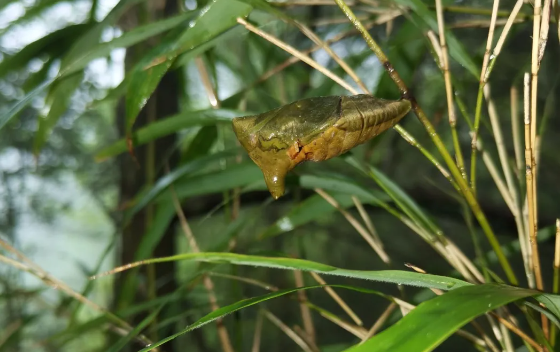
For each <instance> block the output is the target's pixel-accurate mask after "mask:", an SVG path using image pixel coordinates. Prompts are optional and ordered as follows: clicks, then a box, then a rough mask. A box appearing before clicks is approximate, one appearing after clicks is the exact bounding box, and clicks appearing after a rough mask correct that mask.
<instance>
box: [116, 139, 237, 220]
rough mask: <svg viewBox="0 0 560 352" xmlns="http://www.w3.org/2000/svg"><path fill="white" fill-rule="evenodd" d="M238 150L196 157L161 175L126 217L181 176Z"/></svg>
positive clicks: (231, 154)
mask: <svg viewBox="0 0 560 352" xmlns="http://www.w3.org/2000/svg"><path fill="white" fill-rule="evenodd" d="M236 152H238V150H236V149H232V150H227V151H224V152H220V153H216V154H210V155H207V156H204V157H201V158H198V159H194V160H193V161H191V162H188V163H186V164H185V165H182V166H180V167H178V168H177V169H175V170H173V171H171V172H169V173H168V174H167V175H165V176H163V177H161V178H160V179H159V180H158V181H157V182H156V184H155V185H154V186H153V187H152V188H150V189H149V190H148V191H147V192H146V193H145V194H143V195H141V196H140V198H139V199H138V200H137V201H136V202H135V203H134V206H133V207H132V208H131V209H130V210H129V211H127V212H126V215H125V219H127V220H128V219H130V218H132V216H133V215H134V214H136V213H137V212H138V211H139V210H140V209H142V208H143V207H145V206H146V205H147V204H148V203H149V202H150V201H152V200H153V199H154V198H156V197H157V196H158V195H159V194H160V193H161V192H163V190H165V189H167V188H168V187H169V186H170V185H171V184H173V183H174V182H175V181H177V180H178V179H179V178H180V177H183V176H185V175H187V174H188V173H190V172H195V171H197V170H199V169H202V168H204V167H206V166H208V165H209V164H213V163H216V162H218V161H220V160H222V159H223V158H227V157H231V156H234V155H235V154H236Z"/></svg>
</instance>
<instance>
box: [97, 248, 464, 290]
mask: <svg viewBox="0 0 560 352" xmlns="http://www.w3.org/2000/svg"><path fill="white" fill-rule="evenodd" d="M180 260H184V261H197V262H206V263H222V264H224V263H229V264H235V265H247V266H256V267H263V268H274V269H285V270H303V271H312V272H315V273H319V274H324V275H334V276H343V277H349V278H354V279H361V280H371V281H379V282H385V283H394V284H398V285H409V286H417V287H430V288H437V289H440V290H452V289H456V288H458V287H463V286H469V285H471V284H470V283H468V282H465V281H462V280H458V279H454V278H451V277H445V276H438V275H431V274H420V273H416V272H409V271H400V270H377V271H376V270H370V271H368V270H348V269H341V268H337V267H334V266H330V265H327V264H322V263H317V262H313V261H310V260H304V259H295V258H281V257H280V258H279V257H263V256H256V255H246V254H237V253H210V252H206V253H185V254H178V255H174V256H171V257H163V258H152V259H147V260H143V261H141V262H136V263H132V264H128V265H127V266H126V268H125V269H130V268H134V267H137V266H141V265H147V264H156V263H163V262H173V261H180ZM102 275H103V274H102Z"/></svg>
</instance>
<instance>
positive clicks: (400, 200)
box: [347, 157, 441, 235]
mask: <svg viewBox="0 0 560 352" xmlns="http://www.w3.org/2000/svg"><path fill="white" fill-rule="evenodd" d="M347 161H348V162H349V163H350V164H351V165H352V166H354V167H356V168H357V169H358V170H362V171H363V172H365V173H366V174H367V175H369V176H370V177H371V178H372V179H373V180H374V181H375V182H376V183H377V184H378V185H379V187H381V188H382V189H383V190H384V191H385V192H386V193H387V195H389V197H391V198H392V199H393V201H394V202H395V203H396V204H397V205H398V206H399V208H400V209H401V210H402V211H403V212H404V213H405V214H406V215H408V217H410V218H411V219H412V220H414V222H416V223H417V224H418V225H419V226H422V227H423V228H425V229H426V230H428V231H429V232H431V233H433V234H435V235H436V234H439V233H441V230H440V229H439V227H438V226H437V225H436V224H435V223H434V222H433V221H432V220H431V219H430V218H429V217H428V215H426V213H425V212H424V211H423V210H422V208H420V206H419V205H418V204H417V203H416V202H415V201H414V200H413V199H412V198H411V197H409V196H408V195H407V194H406V192H404V191H403V190H402V189H401V188H400V187H399V186H398V185H397V184H395V183H394V182H393V181H391V180H390V179H389V178H388V177H387V176H385V175H384V174H383V173H382V172H381V171H379V170H378V169H376V168H374V167H373V166H369V165H368V166H363V165H361V164H360V163H359V162H358V161H357V160H356V159H355V158H353V157H350V158H347Z"/></svg>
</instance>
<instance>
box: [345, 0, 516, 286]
mask: <svg viewBox="0 0 560 352" xmlns="http://www.w3.org/2000/svg"><path fill="white" fill-rule="evenodd" d="M335 1H336V3H337V4H338V6H339V7H340V8H341V10H342V11H343V12H344V13H345V14H346V16H347V17H348V18H349V19H350V21H351V22H352V23H353V24H354V26H356V28H357V29H358V31H360V33H361V34H362V36H363V37H364V39H365V41H366V43H367V44H368V46H369V47H370V49H371V50H372V51H373V52H374V53H375V55H376V56H377V58H378V59H379V61H380V62H381V64H382V65H383V67H384V68H385V70H386V71H387V72H388V74H389V76H390V77H391V79H392V80H393V81H394V82H395V84H396V85H397V87H398V88H399V89H400V91H401V94H402V95H403V97H405V98H408V99H409V100H410V101H411V103H412V107H413V110H414V112H415V113H416V116H417V117H418V119H419V120H420V122H422V124H423V125H424V128H425V129H426V131H427V132H428V134H429V136H430V138H431V139H432V141H433V142H434V144H435V145H436V147H437V149H438V150H439V152H440V154H441V155H442V157H443V159H444V160H445V163H446V164H447V167H448V168H449V170H450V171H451V174H452V175H453V177H454V178H455V181H456V182H457V184H458V185H459V187H460V189H461V192H462V193H463V195H464V197H465V200H466V201H467V203H468V204H469V206H470V207H471V209H472V211H473V213H474V214H475V217H476V219H477V220H478V222H479V224H480V226H481V227H482V230H483V231H484V234H485V235H486V237H487V239H488V241H489V242H490V245H491V246H492V248H493V249H494V251H495V253H496V256H497V257H498V260H499V262H500V264H501V266H502V268H503V270H504V272H505V273H506V275H507V277H508V280H509V281H510V282H511V283H512V284H514V285H517V278H516V276H515V273H514V272H513V270H512V268H511V265H510V264H509V261H508V260H507V258H506V257H505V255H504V253H503V251H502V249H501V246H500V243H499V242H498V239H497V238H496V236H495V234H494V231H493V230H492V228H491V226H490V224H489V222H488V219H487V218H486V216H485V215H484V213H483V212H482V210H481V209H480V205H479V204H478V202H477V200H476V197H475V196H474V194H473V192H472V191H471V189H470V187H469V186H468V184H467V182H466V181H465V180H464V179H463V176H462V175H461V172H460V171H459V169H458V168H457V166H456V165H455V162H454V161H453V158H452V157H451V155H450V154H449V152H448V151H447V149H446V148H445V145H444V144H443V141H442V140H441V139H440V137H439V135H438V134H437V133H436V131H435V129H434V127H433V125H432V123H431V122H430V121H429V119H428V118H427V116H426V114H425V113H424V111H423V110H422V108H421V107H420V106H419V105H418V104H417V102H416V100H415V99H414V97H413V96H412V95H411V94H410V91H409V89H408V88H407V86H406V84H405V83H404V82H403V80H402V79H401V77H400V75H399V74H398V72H397V71H396V70H395V68H394V67H393V65H392V64H391V63H390V62H389V60H388V58H387V56H385V54H384V53H383V51H382V50H381V48H380V47H379V45H378V44H377V42H375V40H374V39H373V38H372V37H371V35H370V34H369V32H368V31H367V30H366V29H365V28H364V27H363V25H362V24H361V23H360V22H359V21H358V20H357V19H356V16H355V15H354V13H353V12H352V10H350V8H349V7H348V6H347V5H346V4H345V3H344V1H343V0H335Z"/></svg>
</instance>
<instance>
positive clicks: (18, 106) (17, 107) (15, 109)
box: [0, 79, 53, 129]
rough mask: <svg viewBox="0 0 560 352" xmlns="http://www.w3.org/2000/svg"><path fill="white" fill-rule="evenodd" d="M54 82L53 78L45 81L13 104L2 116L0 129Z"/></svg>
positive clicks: (0, 117)
mask: <svg viewBox="0 0 560 352" xmlns="http://www.w3.org/2000/svg"><path fill="white" fill-rule="evenodd" d="M52 82H53V80H52V79H50V80H47V81H45V82H43V83H42V84H41V85H40V86H38V87H36V88H35V89H33V90H32V91H31V92H29V93H27V94H26V95H25V97H23V99H21V100H20V101H18V102H17V103H15V104H14V105H12V107H11V108H10V109H9V110H8V111H6V112H5V113H3V114H2V115H1V116H0V129H2V128H3V127H4V126H5V125H6V124H7V123H8V122H9V121H10V120H11V119H12V118H13V117H14V116H16V115H17V114H19V112H20V111H21V110H23V109H24V108H25V107H26V106H27V105H29V104H30V103H31V102H32V101H33V99H35V98H37V97H38V96H39V95H41V94H42V93H43V91H44V90H45V89H47V87H48V86H49V85H50V84H51V83H52Z"/></svg>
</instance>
